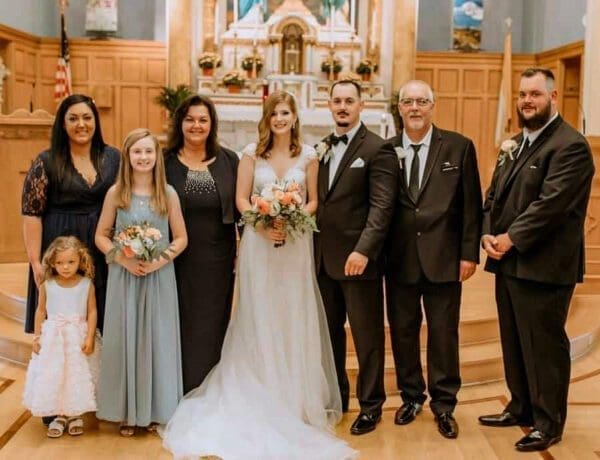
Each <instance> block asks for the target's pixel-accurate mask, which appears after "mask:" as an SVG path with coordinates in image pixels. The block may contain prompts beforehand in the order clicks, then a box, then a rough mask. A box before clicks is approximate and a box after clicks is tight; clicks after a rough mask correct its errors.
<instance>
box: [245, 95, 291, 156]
mask: <svg viewBox="0 0 600 460" xmlns="http://www.w3.org/2000/svg"><path fill="white" fill-rule="evenodd" d="M282 102H283V103H286V104H287V105H289V106H290V110H291V111H292V113H293V114H294V115H295V117H296V122H295V123H294V125H293V126H292V132H291V139H290V152H291V153H292V157H296V156H298V155H300V152H301V151H302V143H301V140H300V120H299V119H298V106H297V105H296V100H295V99H294V96H292V95H291V94H290V93H288V92H287V91H281V90H278V91H275V92H273V93H271V94H270V95H269V97H267V99H266V101H265V104H264V106H263V115H262V118H261V119H260V122H259V123H258V145H257V146H256V155H257V156H258V157H260V158H264V159H267V158H269V150H271V148H272V147H273V132H272V131H271V116H272V115H273V112H274V111H275V107H277V104H280V103H282Z"/></svg>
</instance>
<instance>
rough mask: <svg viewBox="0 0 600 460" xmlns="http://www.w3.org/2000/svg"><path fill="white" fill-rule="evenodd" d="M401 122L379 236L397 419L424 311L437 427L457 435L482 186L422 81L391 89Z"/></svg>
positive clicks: (411, 409)
mask: <svg viewBox="0 0 600 460" xmlns="http://www.w3.org/2000/svg"><path fill="white" fill-rule="evenodd" d="M399 96H400V97H399V103H398V109H399V111H400V116H401V117H402V121H403V122H404V129H403V131H402V132H400V134H399V135H398V136H396V137H395V138H393V139H392V144H393V145H394V146H395V147H396V152H397V154H398V161H399V163H400V169H401V171H400V176H401V177H400V181H399V187H398V199H397V201H396V206H395V211H394V217H393V219H392V225H391V228H390V232H389V235H388V239H387V248H386V251H384V252H385V254H386V266H385V277H386V298H387V311H388V320H389V324H390V332H391V338H392V350H393V353H394V361H395V364H396V379H397V384H398V388H399V390H400V395H401V397H402V400H403V405H402V406H401V407H400V408H399V409H398V411H397V412H396V416H395V423H396V424H398V425H406V424H408V423H410V422H412V421H413V420H414V419H415V417H416V416H417V414H418V413H419V412H421V410H422V408H423V404H424V402H425V400H426V396H425V390H426V386H425V380H424V378H423V371H422V367H421V356H420V348H421V347H420V343H419V332H420V330H421V323H422V320H423V315H422V307H421V305H422V306H423V309H424V310H425V316H426V318H427V390H428V392H429V396H430V398H431V402H430V408H431V411H432V412H433V414H434V416H435V419H436V422H437V425H438V430H439V432H440V433H441V434H442V435H443V436H444V437H446V438H456V437H457V436H458V423H457V422H456V420H455V419H454V416H453V412H454V407H455V406H456V402H457V400H456V394H457V392H458V390H459V388H460V385H461V379H460V368H459V360H458V323H459V308H460V298H461V283H462V282H463V281H465V280H467V279H468V278H469V277H471V276H472V275H473V273H475V268H476V266H477V263H478V262H479V232H480V229H481V219H482V217H481V216H482V211H481V186H480V182H479V173H478V170H477V158H476V154H475V147H474V145H473V142H471V140H470V139H467V138H466V137H464V136H462V135H460V134H458V133H455V132H452V131H446V130H442V129H439V128H437V127H436V126H435V125H434V124H433V123H432V119H433V110H434V107H435V102H434V96H433V91H432V90H431V87H430V86H429V85H428V84H427V83H425V82H423V81H418V80H413V81H409V82H408V83H406V84H405V85H404V86H403V87H402V88H400V93H399Z"/></svg>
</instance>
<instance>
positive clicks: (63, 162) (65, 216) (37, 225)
mask: <svg viewBox="0 0 600 460" xmlns="http://www.w3.org/2000/svg"><path fill="white" fill-rule="evenodd" d="M118 169H119V151H118V150H116V149H114V148H113V147H110V146H108V145H106V144H105V143H104V140H103V138H102V131H101V129H100V118H99V115H98V110H97V109H96V105H95V104H94V101H93V100H92V99H91V98H90V97H88V96H84V95H82V94H73V95H71V96H69V97H67V98H66V99H64V100H63V101H62V103H61V104H60V106H59V107H58V110H57V112H56V118H55V119H54V125H53V127H52V137H51V140H50V149H48V150H46V151H44V152H42V153H40V154H39V155H38V157H37V158H36V159H35V160H34V161H33V164H32V166H31V168H30V169H29V172H28V173H27V177H26V178H25V183H24V185H23V197H22V205H21V213H22V215H23V235H24V240H25V248H26V250H27V257H28V259H29V268H30V269H29V285H28V289H27V316H26V320H25V332H30V333H31V332H33V321H34V316H35V310H36V307H37V295H38V291H37V286H38V285H39V283H40V282H41V279H42V266H41V255H42V254H43V253H44V251H45V250H46V248H47V247H48V246H49V245H50V243H51V242H52V241H53V240H54V239H55V238H56V237H58V236H71V235H72V236H76V237H78V238H79V239H80V240H81V241H83V242H84V243H85V244H86V245H87V247H88V249H89V250H90V251H91V252H92V255H93V256H94V262H95V266H96V276H95V279H94V284H95V287H96V304H97V309H98V329H100V331H102V325H103V321H104V298H105V293H106V275H107V267H106V262H105V261H104V256H103V255H102V253H100V251H98V250H97V249H96V246H95V244H94V234H95V233H96V224H97V223H98V216H99V215H100V210H101V209H102V202H103V201H104V195H106V191H107V190H108V188H109V187H110V186H111V185H112V184H113V182H114V181H115V178H116V176H117V171H118Z"/></svg>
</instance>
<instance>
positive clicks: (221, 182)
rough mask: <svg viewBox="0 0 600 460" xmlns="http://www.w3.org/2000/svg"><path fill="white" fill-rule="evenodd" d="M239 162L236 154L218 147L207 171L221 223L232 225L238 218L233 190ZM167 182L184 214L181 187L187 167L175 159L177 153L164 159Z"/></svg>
mask: <svg viewBox="0 0 600 460" xmlns="http://www.w3.org/2000/svg"><path fill="white" fill-rule="evenodd" d="M239 162H240V160H239V158H238V156H237V154H236V153H235V152H234V151H232V150H229V149H226V148H225V147H219V151H218V152H217V155H216V159H215V161H213V162H212V163H211V164H210V165H208V170H209V171H210V174H211V175H212V177H213V180H214V181H215V185H216V187H217V193H218V194H219V198H220V200H221V209H222V211H223V223H224V224H233V223H235V222H237V221H238V220H239V218H240V213H239V212H238V210H237V208H236V206H235V188H236V183H237V169H238V164H239ZM165 169H166V173H167V182H168V183H169V184H172V185H173V187H175V190H176V191H177V194H178V195H179V199H180V200H181V202H182V203H181V207H182V210H183V211H184V214H185V208H186V207H185V202H184V200H185V193H184V192H183V186H184V184H185V179H186V176H187V173H188V167H187V166H186V165H184V164H183V163H182V162H181V161H179V159H178V158H177V153H175V152H173V153H168V154H167V155H166V158H165Z"/></svg>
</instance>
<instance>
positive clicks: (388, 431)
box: [0, 345, 600, 460]
mask: <svg viewBox="0 0 600 460" xmlns="http://www.w3.org/2000/svg"><path fill="white" fill-rule="evenodd" d="M573 374H574V375H578V377H576V378H575V379H573V380H572V383H571V391H570V396H569V417H568V421H567V426H566V431H565V434H564V438H563V441H562V442H561V443H560V444H557V445H555V446H553V447H552V448H551V449H549V450H548V451H546V452H541V453H530V454H523V453H519V452H516V451H515V450H514V448H513V444H514V442H515V441H517V440H518V439H519V438H520V437H521V436H523V432H522V430H521V429H520V428H516V427H511V428H489V427H482V426H480V425H479V424H478V423H477V416H478V415H481V414H483V413H491V412H497V411H500V410H502V408H503V406H504V404H505V402H506V393H505V389H504V385H503V384H502V383H491V384H484V385H475V386H471V387H467V388H463V389H462V390H461V392H460V394H459V401H460V402H459V405H458V407H457V408H456V412H455V415H456V418H457V420H458V422H459V424H460V429H461V431H460V435H459V437H458V439H456V440H447V439H444V438H442V437H441V436H440V435H439V434H438V433H437V429H436V425H435V423H434V421H433V416H432V414H431V412H430V411H429V410H428V408H426V409H425V410H424V411H423V413H422V414H420V415H419V416H418V417H417V420H416V421H415V422H414V423H412V424H410V425H407V426H403V427H400V426H396V425H394V423H393V416H394V411H395V409H396V408H397V407H398V405H399V398H398V397H397V396H390V397H389V398H388V401H387V402H386V405H385V406H384V416H383V421H382V422H381V424H380V425H379V426H378V428H377V430H375V431H374V432H372V433H369V434H367V435H363V436H358V437H357V436H351V435H350V434H349V433H348V429H349V427H350V424H351V423H352V420H353V418H354V417H355V416H356V407H354V408H353V409H352V410H351V412H350V413H349V414H346V415H345V417H344V419H343V421H342V423H341V424H340V425H339V426H338V429H337V433H338V435H339V436H340V437H342V438H344V439H346V440H347V441H348V442H349V443H350V445H351V446H352V447H354V448H355V449H358V450H359V451H360V454H361V455H360V458H361V459H363V460H392V459H394V460H395V459H401V458H402V459H443V460H454V459H457V460H458V459H502V460H505V459H527V458H531V459H534V458H542V459H561V460H563V459H573V460H584V459H590V460H592V459H595V460H598V459H599V458H600V345H596V346H595V347H594V349H593V350H592V351H591V352H590V353H588V354H587V355H586V356H585V357H583V358H581V359H579V360H578V361H577V362H575V363H574V366H573ZM24 375H25V371H24V369H23V367H21V366H17V365H14V364H9V363H5V362H1V361H0V433H2V434H0V459H2V460H4V459H6V460H9V459H10V460H14V459H30V460H37V459H39V460H52V459H57V460H70V459H89V460H95V459H128V460H129V459H132V460H133V459H144V460H152V459H168V458H170V455H169V454H168V452H167V451H165V450H164V449H162V447H161V442H160V438H158V437H157V436H156V435H152V434H148V433H143V434H141V435H139V436H135V437H134V438H122V437H121V436H119V435H118V432H117V426H116V425H115V424H110V423H105V422H98V421H97V420H96V419H95V418H94V417H93V416H92V415H89V416H87V418H86V430H87V431H86V433H85V434H84V435H83V436H81V437H79V438H72V437H69V436H68V435H65V436H64V437H63V438H60V439H49V438H47V437H46V436H45V429H44V427H43V426H42V423H41V421H40V419H39V418H36V417H31V415H30V414H29V413H28V412H27V411H26V410H24V408H23V407H22V406H21V394H22V391H23V379H24ZM354 403H355V402H354ZM282 460H284V459H282ZM307 460H309V459H307Z"/></svg>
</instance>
